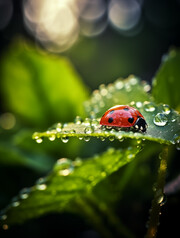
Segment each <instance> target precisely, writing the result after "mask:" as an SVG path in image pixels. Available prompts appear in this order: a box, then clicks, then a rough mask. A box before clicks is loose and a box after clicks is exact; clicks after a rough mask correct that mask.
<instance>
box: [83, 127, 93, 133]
mask: <svg viewBox="0 0 180 238" xmlns="http://www.w3.org/2000/svg"><path fill="white" fill-rule="evenodd" d="M93 132H94V128H93V127H92V126H88V127H85V129H84V133H86V134H92V133H93Z"/></svg>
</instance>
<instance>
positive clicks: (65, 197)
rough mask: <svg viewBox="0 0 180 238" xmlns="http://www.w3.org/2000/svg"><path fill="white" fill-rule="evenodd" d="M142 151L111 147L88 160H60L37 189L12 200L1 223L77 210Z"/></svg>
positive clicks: (25, 190) (28, 189) (27, 189)
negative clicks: (79, 205)
mask: <svg viewBox="0 0 180 238" xmlns="http://www.w3.org/2000/svg"><path fill="white" fill-rule="evenodd" d="M139 151H140V148H137V147H136V146H135V147H128V149H127V148H126V149H119V150H115V149H113V148H111V149H109V150H107V151H106V152H104V153H103V154H101V155H97V156H94V157H92V158H88V159H84V160H82V159H80V158H77V159H76V160H74V161H71V160H69V159H66V158H62V159H59V160H58V161H57V163H56V165H55V166H54V169H53V171H52V172H51V173H50V174H49V175H48V176H47V177H45V178H40V179H39V180H38V181H37V182H36V185H34V186H33V187H31V188H25V189H23V190H22V191H21V192H20V194H19V195H18V196H17V197H16V198H14V199H13V200H12V203H11V204H10V205H9V206H8V207H7V208H6V209H5V210H3V214H2V215H1V223H2V224H6V225H11V224H17V223H22V222H25V221H26V220H28V219H30V218H35V217H38V216H40V215H43V214H46V213H49V212H62V211H68V210H69V209H72V210H75V207H76V206H74V204H75V203H76V201H77V200H78V197H80V196H81V197H82V196H83V195H85V196H88V194H89V193H91V192H92V190H93V189H94V187H95V186H96V185H97V184H98V183H99V182H101V181H102V180H103V179H105V178H106V177H107V176H109V175H110V174H112V173H113V172H115V171H117V170H118V169H119V168H120V167H122V166H124V165H125V164H127V163H129V162H130V161H132V160H133V159H134V158H135V156H136V154H137V153H138V152H139ZM76 212H78V210H77V211H76ZM17 217H18V219H17Z"/></svg>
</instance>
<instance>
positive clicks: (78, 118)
mask: <svg viewBox="0 0 180 238" xmlns="http://www.w3.org/2000/svg"><path fill="white" fill-rule="evenodd" d="M74 123H76V124H77V125H80V124H81V123H82V118H81V117H80V116H77V117H76V118H75V119H74Z"/></svg>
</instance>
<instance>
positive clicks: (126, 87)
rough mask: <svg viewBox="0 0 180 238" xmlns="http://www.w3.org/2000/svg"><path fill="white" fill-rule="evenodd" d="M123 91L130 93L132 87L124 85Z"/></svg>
mask: <svg viewBox="0 0 180 238" xmlns="http://www.w3.org/2000/svg"><path fill="white" fill-rule="evenodd" d="M125 89H126V91H127V92H131V90H132V87H131V85H130V84H129V83H126V84H125Z"/></svg>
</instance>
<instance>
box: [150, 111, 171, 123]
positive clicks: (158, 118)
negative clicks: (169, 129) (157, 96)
mask: <svg viewBox="0 0 180 238" xmlns="http://www.w3.org/2000/svg"><path fill="white" fill-rule="evenodd" d="M153 122H154V124H155V125H156V126H165V125H166V124H167V123H168V118H167V115H166V114H164V113H158V114H156V115H155V117H154V119H153Z"/></svg>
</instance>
